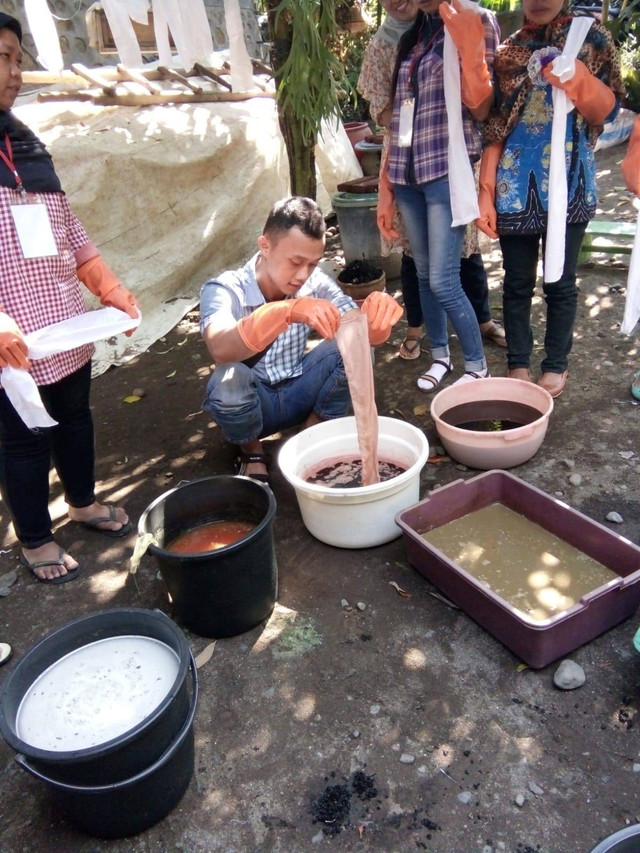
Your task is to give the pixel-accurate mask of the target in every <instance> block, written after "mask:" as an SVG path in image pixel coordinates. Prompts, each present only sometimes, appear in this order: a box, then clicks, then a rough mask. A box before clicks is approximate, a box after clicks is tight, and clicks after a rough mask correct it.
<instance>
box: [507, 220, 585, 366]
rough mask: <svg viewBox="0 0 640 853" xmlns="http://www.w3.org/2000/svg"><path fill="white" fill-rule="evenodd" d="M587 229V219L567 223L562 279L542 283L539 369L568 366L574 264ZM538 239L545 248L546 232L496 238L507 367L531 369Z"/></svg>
mask: <svg viewBox="0 0 640 853" xmlns="http://www.w3.org/2000/svg"><path fill="white" fill-rule="evenodd" d="M586 227H587V224H586V222H585V223H580V224H577V225H567V232H566V238H565V256H564V269H563V271H562V277H561V278H560V279H559V280H558V281H554V282H550V283H544V284H543V285H542V291H543V293H544V299H545V302H546V303H547V326H546V329H545V334H544V349H545V358H544V359H543V361H542V364H541V365H540V367H541V370H542V372H543V373H562V372H563V371H565V370H566V369H567V365H568V364H569V359H568V356H569V353H570V352H571V344H572V343H573V325H574V322H575V319H576V309H577V306H578V288H577V286H576V265H577V263H578V253H579V252H580V246H581V245H582V238H583V237H584V232H585V230H586ZM541 237H542V251H543V252H544V250H545V246H546V234H542V235H540V234H509V235H503V236H501V237H500V248H501V249H502V266H503V269H504V285H503V297H502V303H503V316H504V330H505V334H506V336H507V352H508V356H507V360H508V364H509V369H510V370H513V369H514V368H516V367H529V359H530V358H531V353H532V351H533V331H532V329H531V300H532V298H533V293H534V290H535V286H536V279H537V275H538V272H537V270H538V252H539V248H540V238H541Z"/></svg>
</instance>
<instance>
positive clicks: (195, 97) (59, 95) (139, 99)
mask: <svg viewBox="0 0 640 853" xmlns="http://www.w3.org/2000/svg"><path fill="white" fill-rule="evenodd" d="M274 97H275V94H274V93H273V92H200V93H195V92H193V93H192V92H177V91H173V92H167V91H164V92H160V93H159V94H157V95H152V94H151V93H149V94H141V93H140V94H139V93H134V92H123V93H121V94H116V95H106V94H104V93H103V94H99V93H95V94H92V93H91V92H87V91H83V92H77V91H76V92H72V91H69V92H39V93H38V101H40V102H42V103H55V102H60V101H91V102H92V103H94V104H96V105H97V106H101V107H114V106H119V107H149V106H153V105H155V104H205V103H214V102H222V101H250V100H251V99H252V98H274Z"/></svg>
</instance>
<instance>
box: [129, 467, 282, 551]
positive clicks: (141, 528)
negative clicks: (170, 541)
mask: <svg viewBox="0 0 640 853" xmlns="http://www.w3.org/2000/svg"><path fill="white" fill-rule="evenodd" d="M212 480H246V481H247V482H249V483H251V485H252V486H255V487H256V488H259V489H262V491H263V492H264V493H265V496H266V497H267V501H268V503H267V511H266V512H265V514H264V517H263V518H262V519H261V521H259V522H258V524H256V526H255V527H254V528H253V530H250V531H249V533H247V534H246V535H245V536H242V537H241V538H240V539H238V540H237V541H236V542H232V543H231V544H230V545H224V546H223V547H222V548H213V549H212V550H211V551H191V552H185V553H183V552H180V554H179V556H180V558H181V559H182V558H184V559H186V560H189V559H190V558H192V559H197V560H202V559H203V558H205V557H207V555H209V554H222V553H223V552H224V553H225V554H232V553H233V552H234V551H237V550H239V549H240V548H243V547H244V546H246V544H247V542H250V541H251V540H252V539H255V538H256V537H257V536H259V535H260V534H261V533H262V531H263V530H264V528H265V527H266V526H267V525H268V524H270V523H271V521H272V520H273V517H274V516H275V514H276V499H275V495H274V494H273V492H272V491H271V489H270V488H269V486H268V485H267V484H266V483H261V482H260V481H259V480H254V479H253V478H251V477H245V476H240V475H237V474H233V475H232V474H219V475H215V476H212V477H199V478H198V479H197V480H189V482H187V483H181V484H180V485H179V486H174V487H173V488H172V489H169V490H168V491H166V492H163V494H161V495H159V496H158V497H157V498H156V499H155V500H154V501H153V502H152V503H150V504H149V506H148V507H147V508H146V509H145V511H144V512H143V513H142V515H141V516H140V519H139V520H138V536H143V535H144V534H145V533H146V532H147V530H146V522H147V518H148V517H149V515H150V514H151V513H152V512H153V510H154V509H155V508H156V507H157V506H158V504H160V503H163V502H164V501H166V500H167V499H168V498H169V497H170V496H171V495H173V494H175V493H176V492H178V491H180V490H181V489H187V488H189V487H190V486H195V485H197V484H198V483H204V482H208V481H212ZM195 526H197V525H195ZM148 550H149V552H150V553H151V554H153V555H154V556H161V557H162V556H164V555H167V556H174V557H175V556H177V555H178V552H176V551H167V550H166V549H165V548H162V547H161V546H160V545H155V544H154V543H153V542H151V543H150V544H149V548H148Z"/></svg>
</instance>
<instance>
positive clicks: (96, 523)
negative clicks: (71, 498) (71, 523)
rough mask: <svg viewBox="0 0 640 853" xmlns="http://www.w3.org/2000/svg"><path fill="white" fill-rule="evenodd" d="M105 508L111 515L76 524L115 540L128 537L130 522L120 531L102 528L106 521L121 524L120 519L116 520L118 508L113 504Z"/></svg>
mask: <svg viewBox="0 0 640 853" xmlns="http://www.w3.org/2000/svg"><path fill="white" fill-rule="evenodd" d="M105 506H106V507H107V509H108V510H109V515H98V516H96V518H90V519H89V520H88V521H76V522H75V523H76V524H81V525H82V526H83V527H87V528H88V529H89V530H95V531H96V533H103V534H104V535H105V536H111V537H112V538H114V539H119V538H120V537H121V536H126V535H127V533H130V532H131V522H130V521H127V522H126V523H125V524H122V527H120V529H119V530H109V529H108V528H105V527H100V525H101V524H104V523H105V521H116V522H120V519H119V518H116V508H115V507H114V506H112V505H111V504H105ZM120 523H122V522H120Z"/></svg>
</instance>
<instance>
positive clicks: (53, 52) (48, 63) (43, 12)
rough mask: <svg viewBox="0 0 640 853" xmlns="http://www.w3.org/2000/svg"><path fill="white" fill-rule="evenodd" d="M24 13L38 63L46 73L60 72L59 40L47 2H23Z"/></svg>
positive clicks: (61, 64)
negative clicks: (34, 45)
mask: <svg viewBox="0 0 640 853" xmlns="http://www.w3.org/2000/svg"><path fill="white" fill-rule="evenodd" d="M24 11H25V13H26V16H27V23H28V24H29V30H30V31H31V35H32V37H33V40H34V42H35V43H36V51H37V53H38V56H37V58H38V62H40V63H41V64H42V65H43V66H44V67H45V68H46V69H47V71H62V69H63V68H64V62H63V60H62V51H61V50H60V39H59V37H58V31H57V29H56V25H55V22H54V20H53V16H52V15H51V10H50V9H49V7H48V6H47V0H24Z"/></svg>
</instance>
